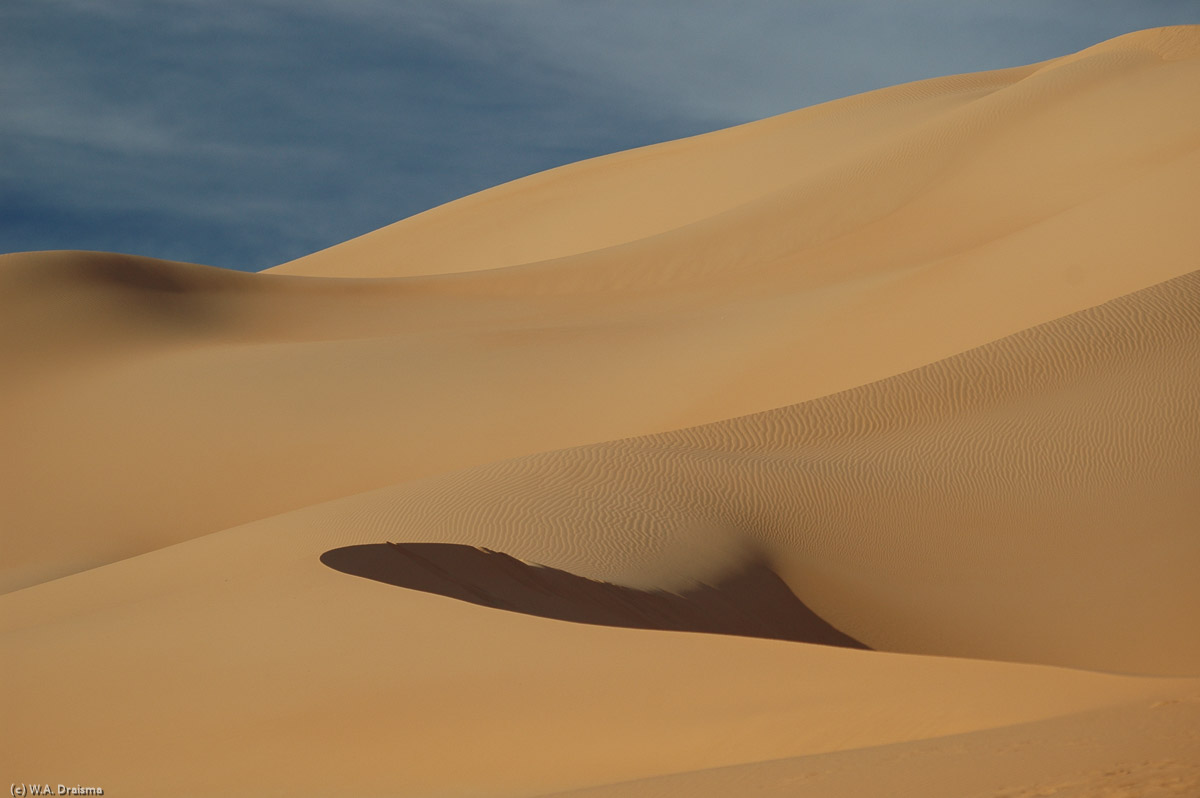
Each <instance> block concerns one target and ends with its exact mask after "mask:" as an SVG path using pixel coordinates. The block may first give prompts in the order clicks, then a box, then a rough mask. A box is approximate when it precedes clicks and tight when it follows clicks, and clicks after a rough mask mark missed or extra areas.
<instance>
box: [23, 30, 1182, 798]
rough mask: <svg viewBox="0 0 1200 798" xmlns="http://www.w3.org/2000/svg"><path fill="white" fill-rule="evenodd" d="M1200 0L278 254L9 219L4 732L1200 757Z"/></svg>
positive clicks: (1051, 775)
mask: <svg viewBox="0 0 1200 798" xmlns="http://www.w3.org/2000/svg"><path fill="white" fill-rule="evenodd" d="M1198 91H1200V27H1197V26H1191V27H1178V28H1166V29H1157V30H1150V31H1142V32H1138V33H1133V34H1129V35H1127V36H1122V37H1119V38H1117V39H1113V40H1111V41H1108V42H1104V43H1101V44H1099V45H1096V46H1095V47H1092V48H1089V49H1087V50H1084V51H1082V52H1080V53H1076V54H1073V55H1068V56H1065V57H1063V58H1058V59H1054V60H1051V61H1047V62H1044V63H1040V64H1035V65H1031V66H1026V67H1017V68H1014V69H1007V70H999V71H994V72H987V73H979V74H970V75H961V76H955V77H947V78H939V79H935V80H929V81H922V82H919V83H914V84H907V85H903V86H896V87H892V88H887V89H881V90H879V91H874V92H869V93H867V94H863V95H858V96H855V97H851V98H847V99H844V100H839V101H835V102H832V103H826V104H823V105H819V106H815V107H812V108H806V109H802V110H799V111H796V112H793V113H790V114H784V115H782V116H779V117H773V118H771V119H766V120H762V121H759V122H754V123H751V124H748V125H742V126H740V127H735V128H731V129H728V130H722V131H717V132H714V133H710V134H707V135H703V136H698V137H695V138H691V139H684V140H680V141H675V142H668V143H665V144H660V145H655V146H652V147H647V148H643V149H639V150H632V151H629V152H624V153H617V154H614V155H610V156H606V157H603V158H598V159H594V160H590V161H585V162H582V163H579V164H573V165H570V166H565V167H562V168H560V169H555V170H551V171H549V172H546V173H542V174H538V175H533V176H531V177H527V178H524V179H522V180H517V181H515V182H513V183H509V184H506V185H503V186H498V187H496V188H493V189H490V190H488V191H484V192H481V193H480V194H477V195H473V196H471V197H466V198H463V199H461V200H458V201H456V202H452V203H450V204H448V205H445V206H442V207H440V208H436V209H433V210H431V211H428V212H426V213H423V214H420V215H418V216H415V217H412V218H410V219H406V220H403V221H400V222H397V223H396V224H394V225H391V226H389V227H387V228H383V229H382V230H379V231H376V232H375V233H371V234H369V235H367V236H364V237H362V238H359V239H355V240H352V241H349V242H346V243H344V244H341V245H339V246H336V247H333V248H331V249H328V250H324V251H322V252H318V253H314V254H313V255H310V256H308V257H306V258H301V259H299V260H297V261H293V262H291V263H287V264H283V265H281V266H279V267H276V268H275V269H272V270H268V271H267V272H264V273H258V274H249V273H236V272H230V271H224V270H219V269H213V268H209V267H205V266H201V265H196V264H185V263H172V262H165V261H156V260H152V259H147V258H139V257H134V256H128V255H117V254H109V253H85V252H66V251H64V252H42V253H20V254H12V255H4V256H0V304H2V305H3V308H2V309H0V368H2V369H3V373H4V375H5V377H6V379H4V380H3V382H0V449H2V450H3V451H5V452H6V453H15V456H9V457H5V458H3V459H0V532H2V535H0V546H2V549H0V550H2V556H0V590H3V591H5V592H4V593H3V594H2V595H0V655H2V656H3V660H2V661H0V665H2V670H0V701H2V702H3V703H2V705H0V709H2V710H3V714H4V716H5V717H6V718H9V719H14V718H15V719H19V720H18V722H15V723H14V722H9V723H6V724H5V729H4V731H3V732H2V733H0V751H3V754H2V755H0V766H2V767H0V769H2V770H3V771H4V775H8V776H9V781H10V782H18V783H53V784H54V785H55V786H56V785H57V784H59V783H62V784H65V785H67V786H74V785H85V786H86V785H93V786H101V787H103V788H104V789H105V793H106V794H111V795H153V794H171V795H179V796H189V795H196V796H205V795H212V794H216V793H220V794H228V795H261V794H287V795H314V796H316V795H345V794H356V795H364V796H372V795H379V796H384V795H387V796H440V795H445V796H452V795H455V796H457V795H487V796H537V795H548V794H566V793H568V792H569V793H570V794H572V795H579V796H581V798H582V796H593V795H594V796H614V797H615V796H677V795H678V796H683V795H688V796H691V795H698V796H704V795H713V796H716V795H762V796H774V795H780V796H782V795H794V794H804V795H814V796H815V795H820V796H877V795H884V794H887V795H901V796H938V795H945V796H1007V798H1017V796H1032V795H1048V794H1055V795H1066V796H1109V795H1111V796H1117V795H1136V796H1154V795H1164V796H1165V795H1193V794H1200V635H1197V634H1196V632H1195V630H1196V629H1197V628H1200V580H1197V579H1196V578H1195V576H1194V575H1195V574H1196V573H1197V572H1200V528H1198V525H1200V491H1197V490H1196V489H1195V486H1196V484H1197V481H1198V478H1200V412H1198V411H1200V399H1197V397H1198V396H1200V271H1197V269H1198V268H1200V262H1198V260H1197V253H1200V226H1198V225H1196V223H1195V210H1196V208H1197V207H1200V104H1197V103H1196V102H1194V98H1195V97H1196V96H1197V92H1198Z"/></svg>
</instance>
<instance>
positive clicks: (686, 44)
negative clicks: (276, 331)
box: [0, 0, 1196, 268]
mask: <svg viewBox="0 0 1200 798" xmlns="http://www.w3.org/2000/svg"><path fill="white" fill-rule="evenodd" d="M1190 5H1191V4H1190V3H1186V2H1166V1H1165V0H1164V1H1163V2H1149V3H1138V4H1133V3H1118V2H1103V0H1101V1H1100V2H1083V0H1065V1H1064V2H1060V3H1056V4H1053V5H1051V4H1045V3H1041V2H1032V0H1014V2H1009V3H1005V4H994V3H988V2H983V1H982V0H966V1H963V2H952V1H951V0H918V1H917V2H914V3H905V4H893V3H888V2H857V3H856V2H844V1H843V2H838V1H836V0H811V1H810V2H805V3H795V2H783V1H782V0H778V1H777V0H761V1H760V2H751V3H744V4H736V5H735V4H732V3H725V2H713V1H711V0H662V2H657V3H637V2H632V0H630V1H628V2H626V1H625V0H610V1H608V2H578V1H570V0H562V1H561V2H559V1H552V0H439V2H436V3H431V2H417V1H416V0H394V1H393V0H358V2H349V3H343V2H337V1H336V0H242V1H241V2H235V0H7V2H5V3H4V4H3V5H2V6H0V93H2V95H3V98H4V106H3V111H2V112H0V149H2V151H3V152H4V154H5V157H4V159H3V160H2V161H0V251H12V250H20V249H40V248H62V247H70V248H97V249H116V250H121V251H132V252H140V253H143V254H150V255H156V256H160V257H169V258H177V259H183V260H195V261H200V262H207V263H214V264H217V265H223V266H231V267H235V268H262V267H265V266H268V265H271V264H274V263H278V262H281V261H284V260H288V259H290V258H293V257H298V256H299V255H302V254H305V253H307V252H310V251H312V250H315V249H318V248H321V247H324V246H328V245H331V244H334V243H337V242H338V241H341V240H344V239H346V238H349V237H351V236H354V235H358V234H360V233H364V232H367V231H369V230H371V229H374V228H376V227H379V226H381V225H384V224H387V223H389V222H392V221H394V220H396V219H398V218H402V217H404V216H407V215H410V214H412V213H416V212H418V211H420V210H423V209H425V208H428V207H430V206H432V205H435V204H439V203H441V202H445V201H448V200H450V199H453V198H455V197H457V196H461V195H463V194H466V193H469V192H471V191H475V190H479V189H482V188H485V187H487V186H489V185H494V184H496V183H499V182H502V181H505V180H509V179H513V178H515V177H519V176H521V175H524V174H528V173H530V172H534V171H537V170H540V169H545V168H549V167H552V166H556V165H559V164H562V163H566V162H569V161H573V160H578V159H580V158H584V157H589V156H592V155H597V154H601V153H603V152H610V151H613V150H617V149H623V148H627V147H631V146H637V145H640V144H646V143H650V142H653V141H660V140H663V139H668V138H675V137H679V136H683V135H689V134H692V133H698V132H702V131H704V130H708V129H713V128H716V127H721V126H724V125H728V124H733V123H736V122H740V121H746V120H749V119H753V118H758V117H762V116H766V115H770V114H773V113H779V112H782V111H786V110H790V109H792V108H796V107H800V106H803V105H808V104H811V103H814V102H820V101H822V100H827V99H832V98H835V97H838V96H843V95H846V94H851V93H855V92H859V91H865V90H868V89H871V88H875V87H878V86H881V85H886V84H890V83H897V82H902V81H906V80H914V79H918V78H922V77H928V76H932V75H936V74H946V73H951V72H961V71H968V70H973V69H985V68H992V67H999V66H1008V65H1012V64H1016V63H1022V62H1028V61H1035V60H1040V59H1043V58H1048V57H1052V56H1055V55H1059V54H1062V53H1064V52H1068V51H1071V50H1075V49H1079V48H1081V47H1084V46H1087V45H1089V44H1092V43H1094V42H1096V41H1099V40H1101V39H1105V38H1109V37H1111V36H1113V35H1116V34H1119V33H1122V32H1125V31H1128V30H1132V29H1135V28H1141V27H1149V26H1153V25H1158V24H1172V23H1180V22H1189V21H1196V20H1194V19H1188V14H1189V12H1190V10H1191V9H1190V8H1189V6H1190ZM1193 16H1194V14H1193Z"/></svg>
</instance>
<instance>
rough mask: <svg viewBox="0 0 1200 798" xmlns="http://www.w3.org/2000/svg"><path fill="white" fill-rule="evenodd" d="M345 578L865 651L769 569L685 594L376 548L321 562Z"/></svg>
mask: <svg viewBox="0 0 1200 798" xmlns="http://www.w3.org/2000/svg"><path fill="white" fill-rule="evenodd" d="M321 562H322V563H324V564H325V565H327V566H329V567H330V568H333V569H334V570H336V571H341V572H342V573H346V574H351V575H353V576H361V577H363V578H365V579H374V580H375V581H377V582H384V583H386V584H389V585H396V586H397V587H405V588H409V589H410V590H421V591H424V592H426V593H435V594H437V595H440V596H447V597H449V598H454V599H458V600H460V601H469V602H471V603H472V604H479V605H482V606H484V607H493V608H495V609H501V610H509V611H510V612H521V613H525V614H527V615H538V616H541V617H543V618H556V619H558V620H562V621H574V622H576V623H590V624H598V625H601V626H625V627H631V628H635V629H663V630H671V631H680V632H709V633H713V634H730V635H743V636H748V637H767V638H773V639H777V640H794V641H799V642H804V643H821V644H824V645H830V646H843V647H846V648H866V646H864V645H863V644H862V643H860V642H858V641H857V640H855V639H854V638H852V637H849V636H848V635H845V634H843V633H842V632H840V631H838V630H837V629H835V628H834V627H832V626H830V625H829V624H828V623H826V622H825V621H823V620H822V619H821V618H820V617H819V616H817V615H816V613H814V612H813V611H812V610H810V609H809V608H808V607H807V606H805V605H804V603H803V602H802V601H800V599H798V598H796V596H795V594H794V593H792V591H791V590H790V589H788V587H787V585H786V584H784V582H783V581H782V580H781V579H780V578H779V577H778V576H776V575H775V573H774V572H773V571H771V570H770V569H769V568H767V567H766V566H764V565H753V566H750V567H748V568H746V569H744V570H743V571H741V572H740V573H738V574H737V575H736V576H733V577H731V578H728V579H725V580H724V581H722V582H720V583H719V584H717V585H712V586H710V585H700V586H698V587H696V588H695V589H694V590H690V591H689V592H687V593H684V594H675V593H667V592H664V591H646V590H635V589H633V588H628V587H620V586H618V585H613V584H610V583H608V582H597V581H595V580H592V579H587V578H584V577H581V576H576V575H575V574H572V573H568V572H567V571H560V570H558V569H557V568H548V567H544V566H538V565H531V564H529V563H525V562H522V561H521V560H518V559H516V558H515V557H511V556H509V555H507V554H504V553H502V552H498V551H491V550H489V549H481V548H476V547H474V546H463V545H458V544H453V543H374V544H368V545H364V546H345V547H343V548H338V549H331V550H329V551H327V552H325V553H324V554H322V555H321Z"/></svg>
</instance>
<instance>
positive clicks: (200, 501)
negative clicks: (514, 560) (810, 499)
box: [0, 28, 1200, 589]
mask: <svg viewBox="0 0 1200 798" xmlns="http://www.w3.org/2000/svg"><path fill="white" fill-rule="evenodd" d="M1196 38H1197V35H1196V32H1195V29H1192V28H1187V29H1178V30H1172V31H1165V32H1163V31H1157V32H1155V31H1150V32H1143V33H1141V34H1133V35H1130V36H1126V37H1121V38H1119V39H1115V40H1113V41H1111V42H1107V43H1105V44H1103V45H1100V46H1098V47H1095V48H1091V49H1089V50H1087V51H1084V52H1083V53H1080V54H1077V55H1075V56H1072V57H1069V58H1064V59H1057V60H1055V61H1050V62H1046V63H1045V64H1040V65H1035V66H1033V67H1022V68H1018V69H1013V70H1002V71H999V72H992V73H985V74H981V75H967V76H960V77H955V78H944V79H938V80H932V81H924V82H921V83H916V84H909V85H906V86H899V87H894V88H891V89H884V90H881V91H879V92H871V93H868V94H864V95H861V96H859V97H854V98H850V99H848V100H843V101H838V102H834V103H827V104H825V105H822V106H818V107H816V108H812V109H806V110H803V111H798V112H796V113H794V114H787V115H784V116H781V117H776V118H774V119H770V120H764V121H763V122H759V123H754V124H752V125H747V126H743V127H740V128H735V129H732V130H730V131H723V132H719V133H717V134H712V135H711V136H702V137H698V138H695V139H688V140H684V141H681V142H674V143H671V144H667V145H661V146H660V147H657V148H651V149H649V150H645V151H635V152H633V153H629V154H624V155H618V156H612V157H611V158H608V159H599V160H597V161H592V162H587V163H586V164H581V165H579V166H578V167H569V168H564V169H562V170H556V171H554V172H550V173H547V174H545V175H541V176H535V177H533V178H529V179H528V180H527V181H517V182H516V183H513V184H511V185H509V186H507V187H501V188H498V189H495V190H493V191H491V192H484V194H481V195H478V196H477V197H474V198H468V199H466V200H463V201H461V202H460V203H455V204H451V205H449V206H446V208H444V209H441V210H439V211H435V212H431V213H430V214H429V215H425V216H422V217H416V218H414V219H413V220H411V223H409V222H405V223H401V224H399V225H397V226H395V227H394V228H391V229H388V230H385V231H381V232H380V234H379V235H378V236H375V237H371V239H370V241H369V242H368V241H365V240H364V241H363V242H361V243H359V244H354V245H353V246H351V245H349V244H348V245H346V246H347V247H348V248H347V249H346V250H344V251H341V254H340V255H339V254H338V253H339V249H338V248H334V249H332V250H328V251H326V252H325V253H323V254H322V255H321V257H320V258H319V259H318V260H314V261H313V264H314V269H313V273H322V274H327V275H335V274H337V275H379V276H381V277H385V278H387V279H378V280H369V279H347V278H346V277H345V276H328V277H323V278H313V277H289V276H285V275H283V274H260V275H230V274H228V273H225V272H220V271H218V270H211V269H205V268H204V267H199V266H192V265H189V264H173V263H161V262H150V261H147V260H146V259H139V258H130V257H125V256H109V255H97V254H82V253H57V254H54V253H49V254H47V253H42V254H28V255H11V256H4V257H3V258H0V302H3V304H4V307H5V311H4V313H2V314H0V325H3V327H2V331H3V336H2V337H0V346H3V347H4V348H3V351H2V352H0V360H2V361H3V362H4V364H5V367H6V368H10V369H12V372H11V373H13V374H14V375H17V376H16V377H15V378H14V379H13V380H10V381H7V382H6V383H5V384H4V385H3V386H0V407H2V408H3V411H4V418H5V423H4V427H3V430H0V434H2V435H3V436H4V438H5V445H6V447H7V448H9V449H10V450H12V451H17V452H19V453H20V456H19V462H20V464H21V465H20V467H16V466H14V465H13V464H12V461H11V460H10V461H9V462H8V463H6V464H5V467H6V468H7V469H8V470H7V472H6V473H5V474H4V479H3V481H2V485H0V491H3V494H2V495H0V499H2V501H0V512H2V513H3V517H2V518H0V523H3V525H4V526H5V528H7V529H13V530H16V532H14V533H13V534H11V535H9V536H8V537H7V538H6V540H5V546H6V547H7V548H8V549H9V551H7V552H6V556H5V558H4V566H3V574H2V575H0V587H2V588H4V589H12V588H15V587H19V586H22V585H28V584H32V583H35V582H37V581H40V580H44V579H48V578H54V577H57V576H61V575H63V574H66V573H71V572H74V571H77V570H79V569H81V568H87V567H91V566H95V565H98V564H102V563H105V562H111V561H113V560H115V559H119V558H121V557H126V556H131V555H134V554H137V553H139V552H143V551H148V550H152V549H154V548H156V547H158V546H162V545H169V544H171V543H174V542H177V541H180V540H186V539H188V538H190V537H194V536H196V535H201V534H205V533H208V532H212V531H215V530H219V529H223V528H227V527H230V526H233V525H236V524H239V523H244V522H246V521H249V520H252V519H254V518H261V517H266V516H269V515H272V514H275V513H280V512H285V511H287V510H290V509H294V508H297V507H303V506H307V505H309V504H313V503H315V502H320V501H327V500H331V499H335V498H337V497H338V496H344V495H347V494H350V493H354V492H358V491H364V490H369V489H373V488H378V487H382V486H385V485H388V484H392V483H394V482H397V481H401V480H406V479H413V478H419V477H424V476H428V475H430V474H436V473H441V472H446V471H450V470H454V469H458V468H463V467H466V466H471V465H476V464H481V463H486V462H491V461H494V460H499V459H503V458H508V457H513V456H518V455H524V454H529V453H533V452H538V451H546V450H551V449H556V448H562V447H567V446H573V445H579V444H586V443H595V442H600V441H604V440H610V439H614V438H624V437H629V436H635V435H644V434H650V433H654V432H659V431H663V430H669V429H678V428H682V427H687V426H693V425H697V424H704V423H708V422H713V421H717V420H720V419H723V418H729V417H732V416H738V415H743V414H747V413H753V412H757V411H761V410H766V409H768V408H772V407H780V406H784V405H789V404H793V403H795V402H799V401H804V400H807V399H812V398H816V397H819V396H823V395H826V394H830V393H833V392H836V391H840V390H845V389H848V388H853V387H855V386H858V385H863V384H866V383H868V382H872V381H875V380H880V379H884V378H887V377H889V376H892V375H894V374H897V373H900V372H903V371H906V370H909V369H912V368H917V367H919V366H922V365H925V364H928V363H932V362H935V361H937V360H940V359H942V358H945V357H948V356H950V355H953V354H956V353H958V352H962V351H965V350H967V349H970V348H972V347H975V346H979V345H981V344H984V343H986V342H988V341H993V340H996V339H998V338H1001V337H1003V336H1005V335H1010V334H1012V333H1014V332H1017V331H1019V330H1022V329H1025V328H1027V327H1030V326H1032V325H1035V324H1039V323H1042V322H1045V321H1049V320H1052V319H1055V318H1059V317H1061V316H1064V315H1066V314H1069V313H1072V312H1075V311H1077V310H1080V309H1081V308H1085V307H1090V306H1093V305H1096V304H1099V303H1102V302H1105V301H1108V300H1110V299H1113V298H1114V297H1118V296H1121V295H1124V294H1127V293H1130V292H1132V291H1136V290H1138V289H1141V288H1144V287H1146V286H1148V285H1152V284H1154V283H1157V282H1160V281H1162V280H1166V279H1169V278H1171V277H1175V276H1177V275H1179V274H1183V273H1185V272H1188V271H1191V270H1192V269H1194V268H1195V265H1196V264H1195V252H1197V251H1200V228H1198V227H1197V226H1196V225H1195V224H1194V219H1193V216H1194V213H1193V209H1194V208H1195V207H1196V206H1197V205H1198V204H1200V149H1198V147H1200V141H1198V140H1197V134H1196V131H1197V130H1198V129H1200V106H1197V104H1196V103H1194V102H1192V101H1191V100H1192V98H1193V97H1194V95H1195V87H1196V85H1197V81H1198V77H1197V76H1198V74H1200V62H1198V61H1197V58H1196V51H1195V40H1196ZM642 184H645V185H647V186H651V187H652V188H651V189H647V190H646V193H644V194H639V196H642V198H643V199H642V200H637V199H636V197H631V196H630V194H631V191H632V189H631V186H640V185H642ZM684 198H690V199H687V200H686V201H685V199H684ZM600 207H603V208H605V209H607V210H606V211H605V212H600V211H599V210H597V209H598V208H600ZM468 219H470V220H474V221H471V222H468ZM512 219H521V220H526V221H525V222H523V223H522V224H509V223H508V221H506V220H512ZM418 220H419V221H418ZM589 220H590V221H589ZM550 228H553V229H556V230H567V231H571V232H570V234H569V235H567V234H566V233H564V234H563V235H564V236H566V238H561V239H559V238H555V237H554V236H552V235H549V234H547V230H548V229H550ZM407 231H412V233H411V236H410V234H409V232H407ZM418 239H419V240H418ZM368 245H369V246H368ZM543 245H544V247H543ZM360 246H366V247H367V248H368V250H369V251H364V252H359V250H358V249H357V247H360ZM464 247H465V248H466V249H463V248H464ZM589 247H591V248H593V249H591V250H590V251H585V250H588V248H589ZM406 248H411V252H410V253H409V254H404V253H405V252H406V251H407V250H406ZM473 248H474V249H473ZM432 250H438V251H445V252H447V253H451V254H450V255H448V256H447V259H445V260H441V261H439V260H437V258H434V257H432V256H430V257H429V258H425V254H427V253H429V252H430V251H432ZM468 250H470V251H468ZM472 252H474V253H475V254H472ZM501 252H507V253H509V254H507V255H504V256H503V257H500V256H499V255H497V258H492V259H489V258H487V257H483V254H486V253H501ZM388 253H392V254H388ZM481 253H482V254H481ZM385 255H386V257H384V256H385ZM377 256H378V257H377ZM489 257H490V256H489ZM546 257H552V258H553V259H551V260H544V261H541V262H538V263H527V264H524V265H513V266H511V267H510V268H488V269H486V270H484V271H474V272H468V273H454V274H440V275H439V274H434V275H432V276H412V277H391V275H405V274H413V273H415V272H417V271H428V272H445V271H456V270H460V269H461V268H482V267H495V266H503V265H506V264H509V263H515V262H517V261H514V260H513V259H514V258H516V259H517V260H520V259H522V258H525V259H530V260H533V259H537V258H546ZM418 260H420V261H421V263H422V264H424V265H418V264H417V263H416V262H417V261H418ZM401 262H402V268H397V270H394V271H393V270H391V265H395V264H397V263H401ZM335 263H336V264H337V265H336V268H335V266H334V264H335ZM318 264H324V265H322V266H320V268H319V269H318V268H316V265H318ZM295 265H296V269H295V271H297V272H305V273H307V272H306V268H307V267H305V268H301V267H300V265H299V262H298V263H297V264H295ZM289 268H290V267H289ZM283 271H287V269H285V270H283ZM63 494H69V495H70V496H71V501H69V502H64V501H61V500H59V496H61V495H63ZM214 497H217V498H214Z"/></svg>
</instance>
